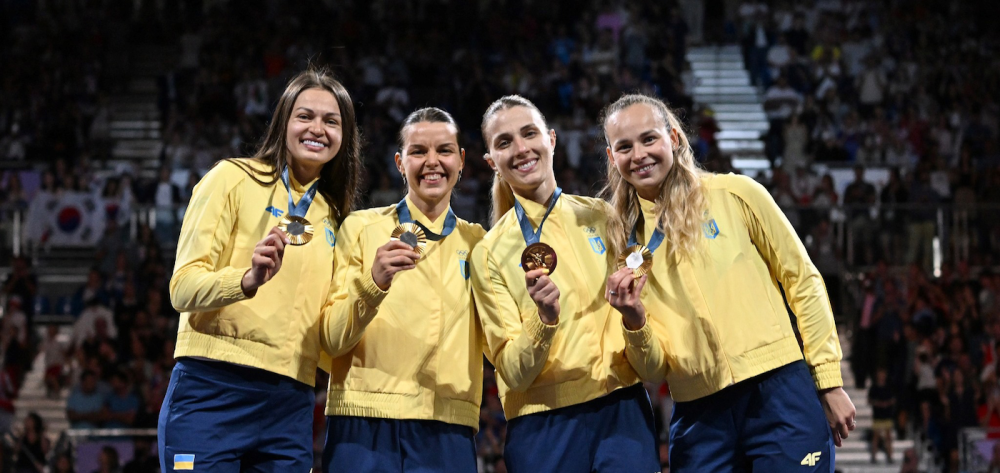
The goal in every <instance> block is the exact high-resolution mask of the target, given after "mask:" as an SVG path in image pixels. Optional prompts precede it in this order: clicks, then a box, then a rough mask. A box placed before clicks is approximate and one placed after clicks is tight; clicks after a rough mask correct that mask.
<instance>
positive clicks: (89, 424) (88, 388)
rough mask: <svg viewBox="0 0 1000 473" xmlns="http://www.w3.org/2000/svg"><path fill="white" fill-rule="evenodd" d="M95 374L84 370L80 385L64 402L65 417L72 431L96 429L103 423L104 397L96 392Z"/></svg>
mask: <svg viewBox="0 0 1000 473" xmlns="http://www.w3.org/2000/svg"><path fill="white" fill-rule="evenodd" d="M97 381H98V380H97V374H96V373H95V372H93V371H91V370H85V371H84V372H83V374H81V375H80V384H79V385H77V386H76V387H74V388H73V393H72V394H70V396H69V399H67V400H66V417H67V418H68V419H69V425H70V427H71V428H74V429H96V428H98V427H100V426H101V424H102V423H103V422H104V414H103V412H102V411H103V409H104V395H103V394H102V393H100V392H99V391H98V390H97Z"/></svg>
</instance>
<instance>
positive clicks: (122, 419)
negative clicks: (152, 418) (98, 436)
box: [104, 369, 141, 429]
mask: <svg viewBox="0 0 1000 473" xmlns="http://www.w3.org/2000/svg"><path fill="white" fill-rule="evenodd" d="M104 402H105V405H104V407H105V412H104V418H105V419H106V423H105V425H104V426H105V427H106V428H109V429H127V428H131V427H133V426H134V425H135V419H136V415H137V414H138V412H139V407H140V405H141V402H140V401H139V397H138V396H136V394H135V392H134V391H133V389H132V382H131V380H130V379H129V376H128V373H126V372H125V371H124V370H121V369H119V370H116V371H115V372H113V373H111V392H110V393H108V395H107V397H106V398H105V401H104Z"/></svg>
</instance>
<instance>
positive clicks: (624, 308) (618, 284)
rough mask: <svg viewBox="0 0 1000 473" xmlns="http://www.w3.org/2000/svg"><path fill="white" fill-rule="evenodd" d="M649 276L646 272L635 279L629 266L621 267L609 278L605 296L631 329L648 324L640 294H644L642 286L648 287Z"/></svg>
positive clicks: (637, 328)
mask: <svg viewBox="0 0 1000 473" xmlns="http://www.w3.org/2000/svg"><path fill="white" fill-rule="evenodd" d="M647 278H648V276H647V275H645V274H644V275H643V276H642V277H641V278H639V279H635V276H633V275H632V270H631V269H628V268H622V269H619V270H618V271H616V272H615V273H614V274H612V275H611V277H609V278H608V288H607V290H606V291H605V293H604V298H605V299H607V300H608V302H609V303H610V304H611V307H614V308H615V310H617V311H618V312H620V313H621V314H622V322H624V323H625V327H626V328H628V329H629V330H639V329H641V328H642V327H643V326H644V325H646V307H645V306H644V305H642V301H641V300H640V299H639V296H641V295H642V288H643V287H646V279H647Z"/></svg>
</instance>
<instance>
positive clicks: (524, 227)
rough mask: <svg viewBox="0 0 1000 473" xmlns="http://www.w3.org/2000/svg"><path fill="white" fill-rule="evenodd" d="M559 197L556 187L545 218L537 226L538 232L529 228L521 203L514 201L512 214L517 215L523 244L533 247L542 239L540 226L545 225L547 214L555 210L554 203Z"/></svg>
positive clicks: (560, 192)
mask: <svg viewBox="0 0 1000 473" xmlns="http://www.w3.org/2000/svg"><path fill="white" fill-rule="evenodd" d="M560 195H562V189H560V188H558V187H556V191H555V193H553V194H552V201H551V202H549V208H548V210H546V211H545V216H543V217H542V221H541V223H539V224H538V230H533V229H532V228H531V220H528V216H527V215H525V213H524V207H523V206H521V203H520V202H518V201H517V199H514V212H515V213H516V214H517V223H519V224H520V225H521V234H522V235H524V242H525V243H527V244H528V245H534V244H535V243H538V241H539V240H541V239H542V225H545V220H547V219H548V218H549V214H550V213H552V209H553V208H555V206H556V201H558V200H559V196H560Z"/></svg>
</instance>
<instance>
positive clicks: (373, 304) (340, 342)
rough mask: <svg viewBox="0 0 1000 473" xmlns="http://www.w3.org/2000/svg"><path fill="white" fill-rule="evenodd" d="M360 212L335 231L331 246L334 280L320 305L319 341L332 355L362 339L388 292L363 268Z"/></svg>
mask: <svg viewBox="0 0 1000 473" xmlns="http://www.w3.org/2000/svg"><path fill="white" fill-rule="evenodd" d="M364 224H365V218H364V216H363V215H358V214H351V215H349V216H348V217H347V218H346V219H345V220H344V223H343V224H341V226H340V229H339V230H338V231H337V246H336V248H334V250H333V265H334V266H333V283H332V284H331V285H330V296H329V298H328V300H327V302H326V305H325V306H324V307H323V315H322V318H321V327H322V328H321V330H320V343H321V345H322V347H323V350H324V351H325V352H326V353H327V354H329V355H330V356H331V357H333V358H336V357H338V356H340V355H343V354H344V353H346V352H347V351H348V350H350V349H351V348H354V346H355V345H357V344H358V342H359V341H361V336H362V335H364V333H365V328H366V327H368V324H369V323H371V321H372V320H373V319H374V318H375V315H376V314H378V308H379V305H380V304H382V300H383V299H385V296H386V295H387V294H389V293H388V292H387V291H383V290H381V289H379V287H378V285H376V284H375V280H374V279H372V272H371V270H365V265H364V260H363V255H364V246H363V243H362V239H361V235H362V232H363V230H364Z"/></svg>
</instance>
